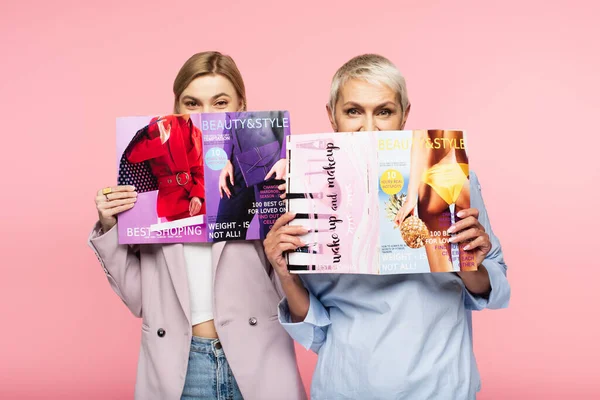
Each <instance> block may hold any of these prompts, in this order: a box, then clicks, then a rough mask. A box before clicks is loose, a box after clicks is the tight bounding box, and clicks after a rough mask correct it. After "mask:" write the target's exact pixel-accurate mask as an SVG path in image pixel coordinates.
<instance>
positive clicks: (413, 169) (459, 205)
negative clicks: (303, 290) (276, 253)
mask: <svg viewBox="0 0 600 400" xmlns="http://www.w3.org/2000/svg"><path fill="white" fill-rule="evenodd" d="M329 149H335V150H333V151H329ZM318 151H321V153H322V154H324V155H322V156H321V158H323V159H325V160H326V161H327V163H326V164H324V165H322V166H317V168H315V167H313V166H311V165H310V163H309V162H308V158H316V157H315V156H317V155H318ZM311 154H312V155H311ZM330 154H331V156H330ZM288 158H289V166H288V170H289V173H288V176H287V181H288V192H289V194H290V195H291V196H290V197H289V198H288V200H287V207H288V209H289V211H291V212H295V213H299V214H300V215H301V216H302V218H300V219H298V218H297V219H296V220H295V221H293V223H294V224H297V225H304V226H306V227H307V228H308V229H311V232H310V233H309V234H308V235H305V236H303V237H302V239H303V240H304V241H305V243H307V244H308V245H307V246H306V247H304V248H301V249H298V250H297V251H296V252H293V253H289V255H288V263H289V265H290V267H289V268H290V271H291V272H294V273H318V272H321V273H328V272H329V273H331V272H336V273H364V274H403V273H427V272H451V271H472V270H476V269H477V266H476V265H475V261H474V257H473V256H472V255H470V254H469V252H466V251H463V250H462V249H461V248H460V246H458V245H457V244H451V243H450V242H449V241H448V239H449V238H450V236H451V235H450V234H449V233H448V232H447V229H448V228H449V227H450V225H452V224H453V223H454V222H456V221H457V217H456V213H458V212H459V211H460V210H462V209H466V208H469V207H470V186H469V185H470V182H469V162H468V158H467V150H466V135H465V134H464V132H463V131H458V130H414V131H380V132H359V133H354V134H348V133H335V134H318V135H301V136H295V137H290V138H289V139H288ZM329 163H333V164H332V165H330V164H329ZM332 167H335V174H334V175H333V176H332V175H331V174H330V173H329V171H330V170H327V169H325V168H332ZM319 168H320V170H319ZM341 171H343V172H341ZM315 172H321V173H320V174H318V173H317V174H315ZM323 172H325V173H324V174H323ZM306 174H310V175H309V176H316V177H319V178H316V179H315V181H314V182H313V183H312V185H313V186H308V185H307V184H306V178H304V176H305V175H306ZM315 187H316V188H319V187H327V188H329V189H332V188H336V187H339V191H340V193H341V194H338V195H337V196H336V198H337V197H339V198H341V199H342V202H340V203H339V204H336V206H337V210H336V209H334V208H333V207H332V203H331V202H325V204H323V201H322V198H329V197H328V194H327V193H325V194H324V197H323V195H322V194H320V193H321V192H319V191H318V189H317V190H315V189H314V188H315ZM329 195H331V193H329ZM319 196H321V197H319ZM372 197H374V198H372ZM343 200H347V201H348V203H350V204H348V203H346V204H344V203H343ZM363 200H364V202H362V201H363ZM356 201H359V202H361V205H360V206H359V205H357V204H356V203H355V202H356ZM330 203H331V204H330ZM304 214H306V215H304ZM305 217H306V219H305V220H303V219H304V218H305ZM328 219H331V220H333V221H339V222H336V224H329V226H328V225H326V224H325V225H324V223H325V222H327V220H328ZM340 227H342V231H341V233H340V232H339V231H340ZM332 228H335V229H332ZM336 239H337V241H336ZM335 250H337V251H335Z"/></svg>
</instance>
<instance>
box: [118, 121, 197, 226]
mask: <svg viewBox="0 0 600 400" xmlns="http://www.w3.org/2000/svg"><path fill="white" fill-rule="evenodd" d="M161 131H162V132H161ZM161 133H162V135H161ZM163 142H164V143H163ZM126 157H127V160H128V161H129V162H130V163H141V162H144V161H149V163H150V168H151V169H152V174H153V175H154V176H155V177H156V178H157V181H158V199H157V214H158V216H159V217H164V218H167V219H168V220H176V219H181V218H185V217H189V216H190V214H189V207H190V200H191V199H192V198H193V197H198V198H199V199H200V200H201V201H202V209H201V210H200V213H199V214H206V205H205V192H204V168H203V162H202V134H201V132H200V130H199V129H198V128H197V127H195V126H194V125H193V124H192V121H191V120H190V118H189V116H188V115H177V116H176V115H169V116H166V117H158V118H153V119H152V121H151V122H150V124H149V126H148V134H147V135H146V136H145V137H144V138H141V139H140V140H139V141H138V142H137V143H136V144H135V145H134V146H133V147H132V148H131V149H130V150H129V152H128V153H127V154H126Z"/></svg>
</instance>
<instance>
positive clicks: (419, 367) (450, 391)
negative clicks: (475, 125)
mask: <svg viewBox="0 0 600 400" xmlns="http://www.w3.org/2000/svg"><path fill="white" fill-rule="evenodd" d="M327 109H328V112H329V117H330V120H331V125H332V127H333V129H334V130H335V131H355V132H358V131H376V130H398V129H402V128H403V127H404V124H405V123H406V119H407V117H408V113H409V110H410V103H409V101H408V96H407V91H406V85H405V81H404V78H403V77H402V75H401V74H400V72H399V71H398V70H397V69H396V67H395V66H394V65H393V64H392V63H391V62H390V61H388V60H387V59H385V58H384V57H381V56H377V55H364V56H359V57H356V58H354V59H352V60H350V61H349V62H347V63H346V64H345V65H344V66H342V67H341V68H340V69H339V70H338V71H337V73H336V74H335V76H334V78H333V82H332V85H331V99H330V102H329V105H328V107H327ZM470 180H471V188H470V189H471V208H468V209H465V210H462V211H461V212H460V213H459V217H460V218H461V220H460V221H459V222H457V223H456V224H454V226H453V229H452V230H453V232H455V233H456V236H455V239H454V240H455V241H456V242H457V243H464V242H466V241H470V240H472V241H471V242H470V244H469V246H470V248H467V250H468V252H470V253H471V254H472V255H473V256H474V257H475V259H476V261H477V264H478V265H479V269H478V271H476V272H459V273H456V274H454V273H436V274H412V275H391V276H390V275H387V276H374V275H369V276H360V275H358V276H357V275H339V274H338V275H334V274H328V275H322V274H318V275H302V277H301V278H300V277H298V276H297V275H290V274H289V273H288V271H287V266H286V262H285V258H284V257H283V253H284V252H285V251H289V250H292V249H296V248H298V247H300V246H302V244H303V243H302V241H301V239H300V238H299V237H298V236H301V235H303V234H305V233H306V230H305V229H304V228H302V227H291V226H285V224H286V223H288V222H289V221H291V220H292V219H293V215H287V214H286V215H284V216H283V217H281V218H280V219H279V220H278V221H277V223H276V224H275V226H274V227H273V229H272V230H271V232H270V234H269V236H268V237H267V239H266V240H265V242H264V246H265V250H266V253H267V257H268V258H269V260H270V262H271V264H272V265H273V266H274V267H275V268H276V271H277V273H278V274H279V276H280V278H281V282H282V286H283V289H284V291H285V294H286V299H285V300H284V301H282V302H281V303H280V308H279V319H280V322H281V323H282V324H283V326H284V327H285V329H286V330H287V331H288V332H289V333H290V335H291V336H292V337H293V338H294V339H295V340H296V341H298V342H299V343H300V344H302V345H303V346H304V347H305V348H307V349H312V350H313V351H315V352H317V353H318V354H319V359H318V363H317V367H316V370H315V373H314V376H313V383H312V390H311V396H312V398H313V399H336V400H337V399H411V400H412V399H419V400H425V399H441V400H448V399H461V400H462V399H474V398H475V394H476V392H477V391H478V390H479V385H480V383H479V374H478V371H477V365H476V363H475V357H474V354H473V341H472V332H471V310H481V309H483V308H486V307H487V308H503V307H506V306H507V305H508V301H509V297H510V288H509V285H508V281H507V279H506V265H505V263H504V260H503V256H502V251H501V249H500V243H499V242H498V239H497V238H496V237H495V236H494V234H493V233H492V230H491V227H490V222H489V219H488V216H487V212H486V210H485V206H484V204H483V199H482V197H481V190H480V187H479V182H478V180H477V177H476V175H475V174H474V173H473V172H472V171H471V172H470Z"/></svg>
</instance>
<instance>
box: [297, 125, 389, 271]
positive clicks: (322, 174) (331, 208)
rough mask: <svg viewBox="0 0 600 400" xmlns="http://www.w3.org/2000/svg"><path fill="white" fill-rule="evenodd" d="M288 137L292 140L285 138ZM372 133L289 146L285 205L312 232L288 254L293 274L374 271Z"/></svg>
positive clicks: (308, 138) (312, 138)
mask: <svg viewBox="0 0 600 400" xmlns="http://www.w3.org/2000/svg"><path fill="white" fill-rule="evenodd" d="M290 138H291V137H290ZM376 145H377V143H376V139H375V137H374V136H373V135H365V134H363V133H362V132H360V133H338V134H330V135H299V136H297V137H295V140H292V141H289V142H288V161H289V167H288V173H287V194H286V197H287V204H288V208H289V210H290V211H292V212H295V213H296V218H295V219H294V220H293V221H292V222H291V223H290V225H302V226H304V227H306V228H307V229H309V230H310V231H311V232H310V233H309V234H308V235H306V236H303V237H302V240H303V241H304V242H305V243H307V246H306V247H303V248H300V249H298V250H297V252H294V253H289V254H288V268H289V270H290V271H295V272H299V273H301V272H313V271H314V272H362V273H377V261H378V251H377V245H378V244H377V237H378V231H377V224H373V223H372V222H373V219H375V218H377V214H376V213H375V212H376V209H377V208H376V205H377V204H376V203H377V187H376V186H374V185H373V181H372V180H370V179H369V172H370V171H376V170H377V153H376V151H374V149H375V147H376Z"/></svg>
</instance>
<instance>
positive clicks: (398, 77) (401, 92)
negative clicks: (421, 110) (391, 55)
mask: <svg viewBox="0 0 600 400" xmlns="http://www.w3.org/2000/svg"><path fill="white" fill-rule="evenodd" d="M351 79H360V80H363V81H366V82H369V83H371V84H375V85H385V86H387V87H389V88H390V89H392V90H393V91H395V92H396V94H397V96H398V101H399V103H400V107H402V117H404V115H405V114H406V110H407V108H408V106H409V104H410V102H409V100H408V91H407V90H406V80H405V79H404V77H403V76H402V74H401V73H400V71H399V70H398V68H396V66H395V65H394V64H393V63H392V62H391V61H390V60H388V59H387V58H385V57H383V56H380V55H378V54H363V55H360V56H356V57H354V58H353V59H351V60H350V61H348V62H347V63H345V64H344V65H342V66H341V67H340V69H338V70H337V72H336V73H335V75H334V76H333V79H332V81H331V92H330V95H329V109H330V110H331V114H332V115H335V105H336V104H337V101H338V98H339V95H340V90H341V88H342V87H343V86H344V85H345V84H346V82H348V81H349V80H351Z"/></svg>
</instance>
